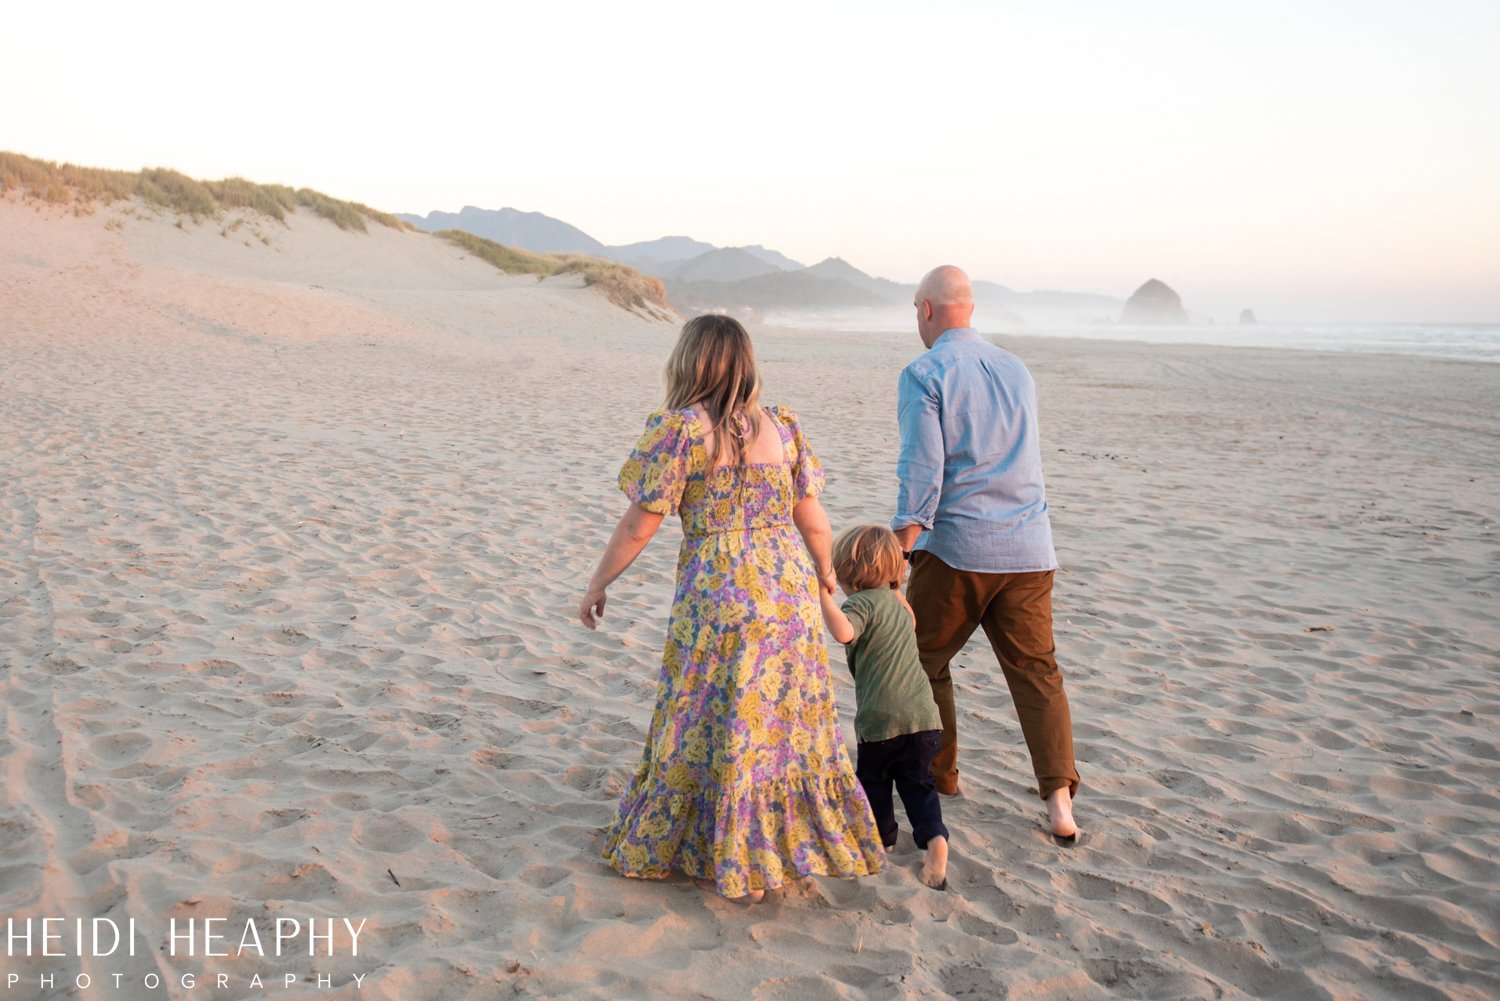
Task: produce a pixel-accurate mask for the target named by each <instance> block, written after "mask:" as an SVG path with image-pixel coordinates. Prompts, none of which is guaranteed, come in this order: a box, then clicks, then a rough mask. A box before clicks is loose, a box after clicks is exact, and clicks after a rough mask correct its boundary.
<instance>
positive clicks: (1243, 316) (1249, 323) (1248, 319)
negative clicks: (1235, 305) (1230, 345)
mask: <svg viewBox="0 0 1500 1001" xmlns="http://www.w3.org/2000/svg"><path fill="white" fill-rule="evenodd" d="M1255 322H1256V321H1255V314H1254V313H1253V312H1251V311H1250V310H1248V309H1242V310H1240V323H1241V324H1242V325H1243V326H1246V327H1253V326H1255Z"/></svg>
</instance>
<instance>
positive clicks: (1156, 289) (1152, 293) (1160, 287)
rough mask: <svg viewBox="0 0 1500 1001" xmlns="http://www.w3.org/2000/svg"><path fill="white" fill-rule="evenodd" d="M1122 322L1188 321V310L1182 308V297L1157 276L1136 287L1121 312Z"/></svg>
mask: <svg viewBox="0 0 1500 1001" xmlns="http://www.w3.org/2000/svg"><path fill="white" fill-rule="evenodd" d="M1120 322H1121V323H1186V322H1188V315H1187V310H1185V309H1183V308H1182V299H1181V298H1180V297H1179V296H1178V295H1177V293H1176V292H1173V291H1172V290H1171V289H1170V288H1168V287H1167V286H1166V284H1165V283H1163V282H1159V281H1157V280H1156V279H1155V278H1153V279H1151V280H1150V281H1148V282H1147V283H1146V284H1144V285H1142V286H1141V287H1140V288H1138V289H1136V290H1135V292H1134V293H1133V294H1132V295H1131V296H1130V298H1129V299H1127V300H1126V301H1125V309H1124V310H1123V311H1121V313H1120Z"/></svg>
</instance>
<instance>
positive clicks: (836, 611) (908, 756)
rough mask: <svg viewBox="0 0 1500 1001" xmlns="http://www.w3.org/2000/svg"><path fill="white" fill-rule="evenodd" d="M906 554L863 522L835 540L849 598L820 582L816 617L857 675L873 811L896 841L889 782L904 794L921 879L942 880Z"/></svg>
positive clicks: (933, 748) (838, 570) (930, 745)
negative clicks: (921, 856) (904, 588)
mask: <svg viewBox="0 0 1500 1001" xmlns="http://www.w3.org/2000/svg"><path fill="white" fill-rule="evenodd" d="M905 570H906V560H905V559H904V558H903V557H902V555H901V544H900V543H899V542H897V541H896V536H895V535H894V534H893V533H892V532H891V530H890V529H888V528H884V527H882V526H880V525H860V526H858V527H857V528H851V529H850V530H849V531H847V532H845V533H843V534H842V535H840V536H839V537H838V538H837V539H836V540H835V541H834V544H833V573H834V576H835V577H836V578H838V582H839V588H840V589H841V590H842V591H843V592H844V593H845V594H846V595H848V600H847V601H845V602H844V603H843V605H842V606H841V605H839V604H838V603H837V601H836V599H835V598H834V596H833V594H832V593H831V592H829V591H827V590H824V589H819V596H820V598H821V599H822V604H823V621H824V623H825V624H826V625H827V626H828V631H829V632H830V633H832V634H833V638H834V639H836V640H838V641H839V642H840V643H842V644H844V652H845V654H846V656H847V657H848V660H849V673H850V674H852V675H854V703H855V711H854V735H855V738H856V739H857V740H858V741H859V748H858V756H857V758H856V760H855V765H854V771H855V774H856V775H858V776H859V782H860V785H862V786H864V790H865V797H866V798H867V799H868V800H869V801H870V808H871V809H872V810H873V811H874V813H875V823H876V826H877V827H878V828H879V830H880V840H881V841H882V842H883V843H884V844H885V847H886V849H887V850H889V849H890V848H892V847H894V846H895V844H896V832H897V830H898V828H897V825H896V809H895V805H894V803H893V801H892V798H891V785H892V783H894V784H895V787H896V792H898V793H900V795H901V802H902V804H904V805H905V807H906V819H907V820H908V821H909V822H910V823H911V828H912V831H911V833H912V839H913V840H914V841H916V843H917V847H918V848H922V849H925V850H926V852H927V859H926V861H925V862H924V863H923V865H922V882H924V883H926V884H927V885H928V886H930V887H932V888H933V889H937V890H942V889H946V888H947V886H948V828H946V827H944V826H943V808H942V806H941V804H940V803H939V802H938V794H937V785H936V783H935V782H934V781H933V778H932V759H933V758H934V757H935V756H936V755H937V752H938V746H939V744H940V743H941V740H942V725H943V724H942V720H941V719H940V718H939V717H938V708H937V703H935V702H934V701H933V700H932V686H931V684H930V683H929V682H928V680H927V675H926V673H925V672H924V671H923V670H922V662H921V660H919V659H918V657H917V630H916V619H915V616H913V614H912V610H911V606H910V605H908V604H907V603H906V598H904V597H903V596H902V594H901V590H900V588H901V578H902V576H903V574H904V572H905Z"/></svg>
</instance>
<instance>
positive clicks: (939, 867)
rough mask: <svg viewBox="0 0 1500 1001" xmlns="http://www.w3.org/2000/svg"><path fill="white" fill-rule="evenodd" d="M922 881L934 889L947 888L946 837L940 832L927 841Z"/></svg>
mask: <svg viewBox="0 0 1500 1001" xmlns="http://www.w3.org/2000/svg"><path fill="white" fill-rule="evenodd" d="M922 882H923V883H926V884H927V885H928V886H930V887H932V888H933V889H934V890H946V889H948V839H947V838H945V837H943V836H942V835H941V834H939V835H938V836H937V837H935V838H933V839H932V840H931V841H929V842H927V858H926V860H925V861H924V862H923V863H922Z"/></svg>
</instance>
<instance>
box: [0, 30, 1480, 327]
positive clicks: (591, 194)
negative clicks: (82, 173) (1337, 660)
mask: <svg viewBox="0 0 1500 1001" xmlns="http://www.w3.org/2000/svg"><path fill="white" fill-rule="evenodd" d="M4 23H5V36H6V44H5V46H4V48H5V50H6V51H5V56H4V59H3V60H0V92H3V93H4V94H5V95H6V101H5V107H4V112H3V113H0V149H3V150H9V151H12V152H17V153H24V154H26V155H28V156H34V157H39V158H42V159H47V160H57V161H71V162H74V163H80V164H86V165H89V166H100V167H114V168H122V169H128V170H136V169H139V168H141V167H144V166H167V167H173V168H175V169H177V170H181V171H183V172H184V173H187V174H189V175H192V176H194V177H200V178H213V179H217V178H220V177H225V176H234V175H238V176H243V177H247V178H250V179H251V180H255V181H262V182H281V183H286V184H292V185H295V186H299V187H300V186H307V187H312V188H317V189H319V190H321V191H324V192H326V193H328V194H330V195H334V196H336V197H340V198H348V199H353V200H356V201H361V202H365V203H367V204H369V205H371V206H374V207H376V208H379V209H384V210H386V211H392V212H416V213H423V214H425V213H426V212H428V211H429V210H432V209H444V210H449V211H456V210H458V209H459V208H460V207H462V206H464V205H477V206H480V207H483V208H500V207H502V206H513V207H516V208H520V209H525V210H528V211H538V212H544V213H546V214H548V215H551V216H555V217H557V218H560V219H563V220H565V221H567V222H570V223H572V224H574V225H576V226H578V227H579V228H581V229H583V230H584V231H585V232H587V233H589V234H590V235H592V236H594V237H596V238H597V239H599V240H602V241H603V242H605V243H609V244H620V243H630V242H634V241H638V240H649V239H653V238H655V237H658V236H665V235H669V234H682V235H688V236H692V237H695V238H697V239H700V240H705V241H708V242H711V243H715V244H718V245H721V246H735V245H742V244H750V243H762V244H765V245H766V246H768V247H771V248H773V249H776V250H780V251H782V252H783V253H785V254H788V255H790V256H792V257H794V258H797V259H799V260H802V261H803V262H805V263H808V264H811V263H814V262H816V261H817V260H820V259H821V258H823V257H827V256H834V255H836V256H839V257H843V258H844V259H846V260H848V261H849V262H850V263H852V264H854V265H855V266H857V267H859V268H861V269H862V270H865V271H868V272H871V273H873V274H877V275H881V276H883V277H887V278H892V279H895V280H898V281H914V280H916V278H918V277H919V276H920V275H921V274H922V273H923V272H924V271H925V270H926V269H927V268H929V267H931V266H932V265H934V264H938V263H945V262H950V263H955V264H959V265H961V266H963V267H965V268H966V269H968V271H969V272H970V274H971V275H973V276H974V277H976V278H986V279H990V280H993V281H998V282H1001V283H1003V284H1006V285H1009V286H1011V287H1013V288H1017V289H1020V290H1029V289H1036V288H1061V289H1068V290H1071V291H1083V292H1100V293H1105V294H1109V295H1115V296H1119V297H1124V296H1126V295H1128V294H1129V293H1130V292H1131V291H1132V290H1133V289H1134V288H1135V287H1136V286H1137V285H1139V284H1140V283H1141V282H1142V281H1144V280H1145V279H1147V278H1150V277H1156V278H1160V279H1162V280H1163V281H1166V282H1167V283H1168V284H1170V285H1171V286H1172V287H1173V288H1175V289H1176V290H1177V291H1178V292H1179V293H1181V294H1182V296H1183V299H1184V301H1185V302H1186V304H1187V305H1188V307H1189V308H1190V309H1194V310H1196V311H1201V312H1204V313H1208V314H1212V315H1215V316H1217V317H1219V318H1221V319H1224V318H1232V317H1233V315H1234V314H1235V313H1237V312H1238V310H1239V309H1240V308H1241V307H1244V306H1249V307H1251V308H1254V309H1255V310H1256V312H1257V313H1258V314H1260V315H1261V316H1262V318H1263V319H1272V320H1288V321H1332V320H1350V321H1387V322H1413V321H1423V320H1427V321H1468V322H1490V323H1500V57H1497V55H1496V53H1497V52H1500V3H1497V2H1495V0H1469V2H1464V0H1428V2H1425V3H1421V4H1418V3H1415V2H1386V0H1366V2H1351V3H1334V2H1319V0H1311V2H1298V3H1289V2H1281V0H1269V2H1262V3H1258V4H1233V5H1230V4H1217V3H1203V2H1201V0H1199V2H1180V3H1178V2H1152V0H1144V2H1140V3H1133V4H1118V3H1102V2H1101V3H1094V2H1080V3H1070V4H1038V3H1019V2H996V0H992V2H984V3H963V2H942V0H939V2H930V3H927V4H922V5H916V4H892V3H880V2H872V0H866V2H858V3H853V2H850V3H845V2H838V3H817V2H808V0H803V2H782V0H767V2H761V3H756V4H732V5H731V4H722V5H719V4H705V3H702V2H696V3H686V2H684V3H673V2H662V3H655V2H649V0H646V2H640V3H635V4H621V3H599V2H570V3H566V4H551V3H540V2H532V3H525V4H519V3H493V4H470V3H462V4H460V3H449V2H444V0H430V2H424V3H417V4H404V5H400V6H387V5H374V4H353V3H320V2H316V0H302V2H299V3H280V2H274V0H272V2H263V3H258V4H254V5H251V4H225V3H203V2H201V0H198V2H184V3H169V2H130V0H109V2H95V0H84V2H75V3H72V4H69V5H67V6H66V7H65V8H57V7H49V6H47V5H43V4H23V5H19V6H16V7H13V8H12V9H9V10H7V12H6V15H5V19H4Z"/></svg>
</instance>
